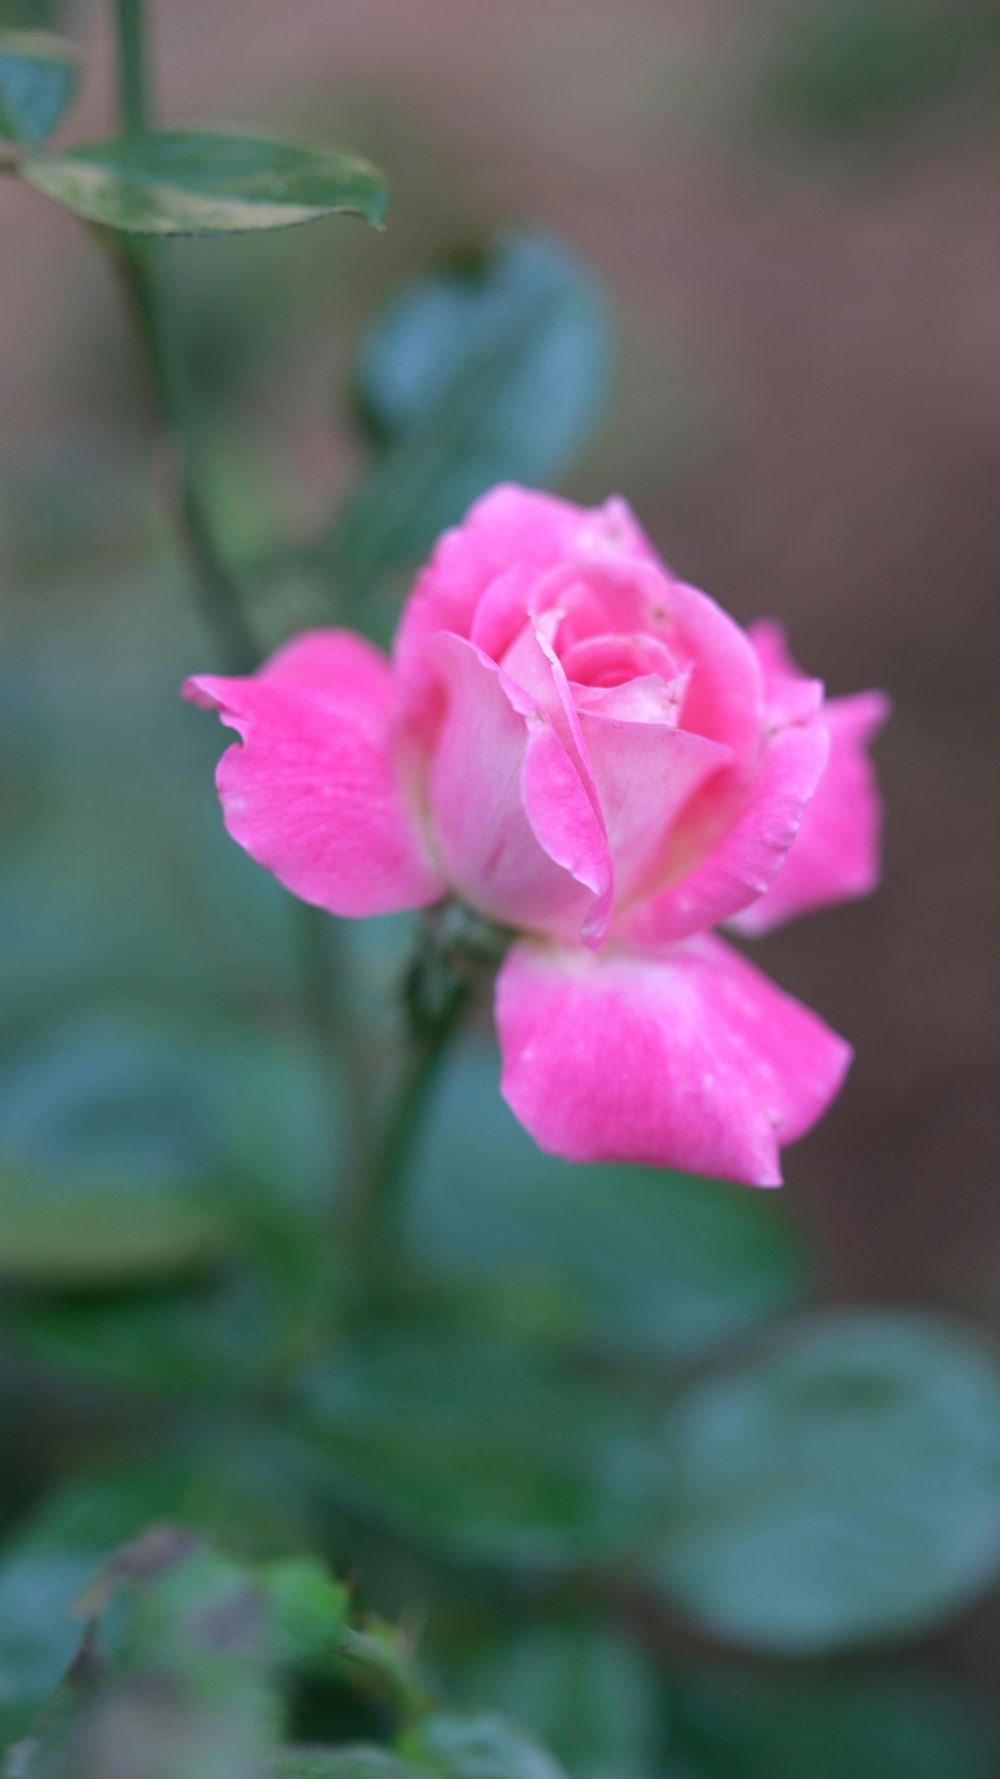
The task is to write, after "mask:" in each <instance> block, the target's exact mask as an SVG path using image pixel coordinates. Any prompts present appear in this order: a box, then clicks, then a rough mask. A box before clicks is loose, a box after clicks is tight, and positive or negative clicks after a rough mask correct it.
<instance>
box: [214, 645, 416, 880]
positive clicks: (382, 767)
mask: <svg viewBox="0 0 1000 1779" xmlns="http://www.w3.org/2000/svg"><path fill="white" fill-rule="evenodd" d="M184 696H185V697H187V698H190V699H191V700H192V701H193V702H194V703H195V704H200V705H201V706H202V707H203V708H204V709H215V710H218V712H219V715H220V717H221V718H222V721H223V723H224V724H225V725H226V727H227V728H229V729H235V730H236V732H237V734H238V735H239V736H240V740H241V743H242V745H240V746H236V747H231V748H229V749H228V750H227V751H226V753H225V754H224V755H223V756H222V759H221V761H220V762H219V768H218V772H217V775H216V782H217V784H218V787H219V795H220V797H221V799H222V808H223V813H224V816H225V822H226V827H227V828H228V830H229V832H230V834H231V835H232V837H233V839H234V840H236V841H238V842H239V844H240V845H241V846H243V847H245V848H246V851H247V852H248V853H249V854H250V856H251V858H253V859H256V861H257V863H258V864H260V865H264V866H266V867H267V869H268V870H269V871H273V873H274V875H275V877H277V879H278V881H279V883H283V884H284V886H285V888H286V889H289V890H291V891H292V893H293V894H294V895H297V896H301V897H302V899H303V901H305V902H312V903H314V904H315V905H316V906H317V907H320V908H325V909H327V910H328V911H329V912H330V913H331V914H343V915H367V914H389V913H394V912H396V911H397V910H400V909H403V908H417V907H420V906H422V905H423V904H425V903H427V902H433V901H435V900H436V899H437V898H438V897H439V896H440V895H442V894H443V893H444V888H445V885H444V883H443V881H442V879H441V877H440V876H439V874H438V872H437V870H436V869H435V867H434V866H433V864H432V863H431V861H430V859H429V857H428V855H427V852H426V850H425V847H424V844H423V841H422V838H421V835H420V832H419V827H418V823H417V820H416V816H415V813H414V809H413V807H412V806H411V801H410V798H409V796H408V794H407V789H406V786H405V782H404V773H403V770H402V768H401V763H400V761H399V759H398V758H397V756H396V750H395V748H394V745H393V737H392V702H393V687H392V675H391V672H390V669H389V665H388V663H387V661H386V660H385V659H384V657H383V656H382V655H380V654H379V652H378V650H377V649H375V648H373V647H372V646H371V644H369V643H367V642H364V641H362V640H361V638H360V637H356V636H352V635H350V634H348V633H347V632H346V631H338V630H329V631H318V632H314V633H312V634H310V635H307V636H302V637H299V638H297V640H296V641H295V642H294V643H291V644H289V646H288V647H287V648H285V649H282V650H280V651H279V652H278V654H276V655H275V656H274V657H273V659H272V660H271V661H270V662H268V663H267V664H266V665H265V666H264V667H263V668H262V670H261V671H260V673H258V674H255V675H252V676H251V677H249V678H246V679H223V678H219V677H217V676H215V675H212V674H202V675H199V676H198V677H197V678H195V679H190V680H188V682H187V684H186V685H185V687H184Z"/></svg>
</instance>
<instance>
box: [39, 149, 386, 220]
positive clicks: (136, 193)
mask: <svg viewBox="0 0 1000 1779" xmlns="http://www.w3.org/2000/svg"><path fill="white" fill-rule="evenodd" d="M24 176H25V178H26V179H28V180H30V181H31V184H32V185H34V186H36V187H37V189H38V190H39V191H41V192H44V193H45V195H46V197H49V198H54V199H55V201H56V202H57V203H59V204H62V205H64V206H65V208H66V209H67V210H72V211H73V212H74V213H75V214H76V215H77V216H82V217H84V218H85V219H86V220H87V221H88V222H97V223H102V224H103V225H104V226H105V227H106V228H112V229H123V230H125V231H126V232H127V233H129V234H138V235H230V234H243V233H246V232H249V231H252V230H256V229H278V228H287V227H289V226H290V225H291V224H293V223H300V222H314V221H316V220H317V219H318V218H319V217H323V216H333V215H336V214H338V213H340V212H343V211H347V212H349V213H350V214H352V215H355V216H360V217H363V218H364V220H365V221H366V222H370V223H372V224H374V226H375V227H376V228H381V227H382V225H383V222H384V220H385V212H386V207H387V204H388V192H387V190H386V185H385V181H384V179H383V177H382V175H381V173H380V172H379V171H378V169H377V168H376V167H373V166H371V164H370V163H369V162H368V161H365V160H362V159H361V158H360V157H359V156H358V155H355V154H352V153H351V152H350V151H349V150H347V149H320V148H306V147H301V146H299V145H298V144H297V143H293V142H284V141H281V140H280V139H278V138H277V137H270V136H244V135H238V134H236V133H235V132H233V131H229V130H222V129H204V130H161V131H156V132H153V133H150V134H148V135H143V136H122V137H116V138H112V139H111V140H110V141H107V142H85V143H82V144H81V145H80V146H79V147H76V148H70V149H66V150H65V151H64V152H63V153H62V154H53V155H47V156H34V157H32V158H31V159H29V160H28V161H26V163H25V165H24Z"/></svg>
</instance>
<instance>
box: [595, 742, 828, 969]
mask: <svg viewBox="0 0 1000 1779" xmlns="http://www.w3.org/2000/svg"><path fill="white" fill-rule="evenodd" d="M828 752H829V742H828V739H827V735H826V731H825V729H823V728H822V727H821V726H820V725H819V724H817V723H811V724H808V725H806V726H805V727H804V728H790V729H783V730H781V731H780V732H779V733H778V734H776V735H773V736H771V737H770V739H769V741H768V743H767V747H766V752H765V754H764V758H763V761H762V763H761V766H760V770H759V772H758V774H757V777H756V779H755V780H754V782H753V784H752V785H751V786H750V789H749V791H746V792H744V791H742V790H741V789H740V788H739V785H738V783H737V785H736V788H735V793H733V791H732V786H731V779H730V775H728V774H721V775H720V778H719V781H718V782H719V789H718V792H716V786H715V783H714V782H713V783H711V784H709V786H708V788H707V790H706V791H705V793H704V794H703V796H702V797H700V798H699V799H698V801H697V803H696V804H695V805H694V806H693V809H692V816H691V821H690V822H689V823H687V824H685V822H683V821H682V822H681V824H680V827H679V829H678V831H677V833H676V835H675V839H674V853H673V857H672V859H671V857H670V855H668V874H669V877H670V878H672V881H668V883H667V886H666V887H665V888H664V889H662V890H660V891H659V892H658V893H656V894H653V895H650V896H648V897H647V898H646V899H645V900H644V901H642V902H640V903H639V904H638V905H637V906H636V907H635V908H633V909H630V910H629V911H628V912H627V913H626V914H625V915H624V917H623V919H622V921H621V926H620V931H621V934H622V937H623V938H627V939H628V940H629V941H631V942H638V943H642V944H658V943H661V942H662V941H664V940H668V939H669V940H677V939H684V938H687V937H688V936H689V935H690V934H691V933H700V932H704V931H705V929H706V928H708V927H713V926H716V925H717V924H718V923H719V921H721V920H728V919H730V918H731V917H732V916H733V915H734V914H737V913H739V912H740V910H741V909H744V908H746V907H747V906H748V905H749V904H750V903H751V902H754V901H756V899H757V897H758V896H761V895H763V893H764V891H765V890H766V889H767V888H768V887H769V885H770V884H771V883H772V881H773V880H774V878H775V877H776V876H777V874H778V872H779V870H780V869H781V866H782V863H783V861H784V858H785V855H786V853H787V852H788V849H789V847H790V846H791V845H792V842H793V841H794V839H795V836H796V834H797V833H798V830H799V824H800V823H801V821H802V818H803V812H804V810H805V807H806V804H807V803H808V801H809V798H810V797H811V796H812V795H813V792H814V791H815V789H816V786H817V785H818V783H819V782H820V779H821V777H822V774H823V769H824V767H825V765H826V761H827V755H828ZM732 794H735V795H736V796H737V797H738V798H739V799H740V800H741V801H742V808H741V809H740V808H739V805H737V812H736V813H735V814H734V813H733V812H732V811H731V810H730V809H728V808H727V801H728V798H729V796H730V795H732ZM713 825H714V826H716V827H717V828H718V833H717V835H716V836H713V834H712V832H711V829H712V826H713ZM686 855H687V856H690V857H691V858H693V859H694V860H695V861H700V862H696V863H695V864H694V866H693V869H690V870H688V871H687V872H685V868H684V867H685V856H686Z"/></svg>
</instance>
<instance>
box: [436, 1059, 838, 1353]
mask: <svg viewBox="0 0 1000 1779" xmlns="http://www.w3.org/2000/svg"><path fill="white" fill-rule="evenodd" d="M499 1073H500V1064H499V1057H498V1055H497V1052H496V1049H495V1047H493V1046H492V1045H491V1046H490V1047H489V1048H488V1049H487V1048H486V1047H485V1046H473V1045H472V1044H469V1045H467V1046H466V1049H465V1051H464V1053H463V1055H462V1056H461V1057H457V1058H456V1059H455V1063H454V1065H453V1067H452V1069H451V1070H450V1072H449V1076H448V1079H447V1081H446V1082H445V1084H444V1087H443V1089H442V1092H441V1095H440V1097H439V1100H438V1103H437V1105H436V1107H435V1109H434V1112H433V1115H432V1118H431V1120H430V1122H429V1127H428V1129H427V1132H426V1134H425V1137H424V1139H423V1141H422V1142H421V1143H420V1145H419V1147H418V1150H417V1153H416V1155H415V1156H414V1161H413V1181H412V1186H411V1191H410V1197H409V1201H408V1220H407V1230H408V1236H409V1240H410V1243H411V1245H412V1247H413V1249H414V1251H415V1252H416V1253H417V1254H419V1256H420V1257H421V1259H422V1260H423V1261H424V1262H425V1263H426V1264H427V1265H428V1266H431V1267H434V1268H435V1269H436V1270H440V1271H442V1272H444V1273H445V1274H447V1275H448V1276H453V1277H454V1278H455V1279H456V1280H458V1279H465V1280H470V1279H472V1280H474V1281H475V1289H476V1290H477V1291H479V1292H481V1291H482V1290H483V1289H484V1288H487V1289H488V1290H489V1292H490V1293H491V1295H492V1297H493V1300H494V1301H495V1302H496V1303H497V1304H498V1307H499V1306H502V1305H503V1304H507V1305H508V1306H509V1313H510V1315H511V1316H512V1317H513V1318H516V1320H517V1321H518V1322H519V1323H522V1324H523V1323H524V1321H525V1320H526V1319H527V1320H530V1321H532V1322H533V1323H535V1324H541V1325H544V1326H548V1327H549V1328H550V1329H552V1331H553V1332H554V1333H556V1334H560V1335H561V1336H562V1337H563V1338H565V1339H566V1340H568V1341H571V1342H574V1343H577V1344H581V1345H584V1346H587V1347H591V1348H593V1349H595V1350H597V1351H599V1352H601V1353H602V1354H603V1355H607V1356H613V1357H615V1358H617V1359H619V1360H623V1361H624V1360H630V1359H631V1360H643V1359H652V1360H667V1361H671V1362H680V1363H686V1362H688V1361H690V1360H693V1359H699V1358H704V1357H706V1356H707V1355H708V1354H709V1353H711V1352H713V1351H714V1350H716V1349H718V1348H719V1347H721V1346H723V1345H725V1343H726V1342H728V1341H732V1340H734V1339H735V1338H736V1337H737V1336H739V1335H741V1334H744V1333H745V1332H747V1331H748V1330H750V1329H751V1328H753V1327H754V1326H755V1325H757V1324H758V1323H760V1322H762V1321H765V1320H766V1319H767V1318H769V1317H774V1316H777V1315H779V1314H781V1313H782V1312H783V1311H787V1310H789V1309H794V1308H795V1307H797V1306H798V1304H800V1303H801V1302H802V1300H803V1299H804V1296H805V1293H806V1290H807V1287H808V1284H809V1267H808V1265H807V1262H806V1259H805V1255H804V1253H803V1251H802V1246H801V1243H800V1242H799V1241H798V1240H797V1238H796V1236H795V1232H794V1230H793V1229H792V1227H791V1224H790V1222H789V1218H788V1214H787V1211H786V1209H785V1207H784V1206H783V1205H779V1204H777V1203H776V1202H775V1201H774V1200H773V1199H769V1198H765V1197H764V1196H763V1195H761V1194H753V1193H748V1192H745V1191H741V1190H740V1189H739V1188H736V1187H732V1186H726V1185H721V1184H718V1183H716V1182H713V1181H706V1180H693V1179H684V1178H682V1177H681V1176H680V1175H677V1174H663V1173H656V1172H654V1171H652V1170H650V1169H643V1168H611V1167H588V1168H574V1167H570V1166H568V1165H567V1164H566V1163H565V1162H561V1161H557V1160H554V1159H553V1158H552V1157H550V1156H546V1155H543V1154H542V1153H541V1151H540V1150H539V1149H538V1148H536V1146H535V1144H534V1143H532V1141H531V1139H530V1138H529V1137H528V1136H527V1135H526V1133H525V1132H524V1130H523V1129H522V1128H521V1126H520V1125H519V1124H518V1123H517V1122H516V1120H515V1119H514V1118H513V1117H512V1116H511V1114H510V1112H509V1111H508V1110H507V1108H506V1106H505V1105H504V1103H503V1101H502V1100H501V1098H500V1095H499V1093H498V1091H497V1083H498V1080H499Z"/></svg>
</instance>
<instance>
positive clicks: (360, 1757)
mask: <svg viewBox="0 0 1000 1779" xmlns="http://www.w3.org/2000/svg"><path fill="white" fill-rule="evenodd" d="M271 1772H272V1774H273V1776H274V1779H421V1769H420V1768H419V1767H412V1766H409V1765H408V1764H407V1762H406V1761H404V1760H402V1759H401V1758H400V1756H399V1755H398V1754H390V1753H389V1752H388V1751H387V1750H386V1749H384V1748H365V1747H362V1746H359V1747H357V1748H283V1749H282V1750H281V1752H280V1753H279V1755H278V1757H277V1760H276V1761H273V1762H272V1764H271ZM424 1779H426V1775H424Z"/></svg>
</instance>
